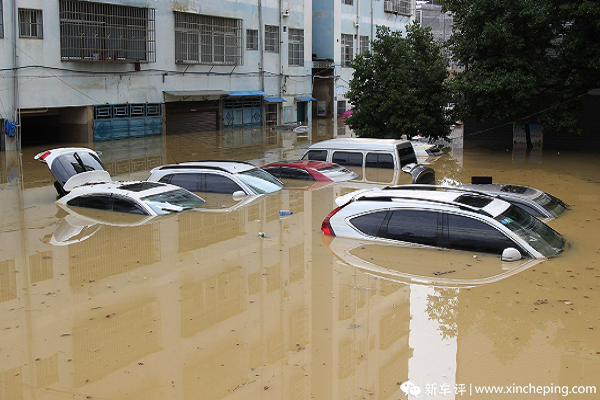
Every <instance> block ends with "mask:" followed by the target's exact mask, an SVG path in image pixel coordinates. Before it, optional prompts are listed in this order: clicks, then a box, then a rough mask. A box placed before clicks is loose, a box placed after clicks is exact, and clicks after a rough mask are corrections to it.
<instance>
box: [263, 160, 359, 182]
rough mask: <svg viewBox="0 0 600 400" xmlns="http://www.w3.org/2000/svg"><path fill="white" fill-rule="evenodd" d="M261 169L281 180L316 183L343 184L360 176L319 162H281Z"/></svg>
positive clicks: (337, 165)
mask: <svg viewBox="0 0 600 400" xmlns="http://www.w3.org/2000/svg"><path fill="white" fill-rule="evenodd" d="M261 168H262V169H264V170H265V171H267V172H268V173H270V174H271V175H273V176H274V177H276V178H279V179H295V180H303V181H314V182H342V181H349V180H351V179H356V178H358V176H359V175H358V174H357V173H356V172H354V171H350V170H349V169H347V168H345V167H343V166H341V165H339V164H335V163H331V162H327V161H318V160H298V161H281V162H275V163H271V164H267V165H264V166H262V167H261Z"/></svg>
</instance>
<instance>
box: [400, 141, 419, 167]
mask: <svg viewBox="0 0 600 400" xmlns="http://www.w3.org/2000/svg"><path fill="white" fill-rule="evenodd" d="M398 158H399V159H400V167H404V166H405V165H406V164H411V163H415V164H416V163H417V156H416V155H415V150H414V149H413V147H412V146H409V147H400V148H398Z"/></svg>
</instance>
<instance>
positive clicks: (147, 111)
mask: <svg viewBox="0 0 600 400" xmlns="http://www.w3.org/2000/svg"><path fill="white" fill-rule="evenodd" d="M160 113H161V104H159V103H148V104H146V103H141V104H105V105H101V106H94V119H95V120H98V119H111V118H130V117H157V116H160Z"/></svg>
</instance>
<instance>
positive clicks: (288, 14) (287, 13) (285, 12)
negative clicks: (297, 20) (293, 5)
mask: <svg viewBox="0 0 600 400" xmlns="http://www.w3.org/2000/svg"><path fill="white" fill-rule="evenodd" d="M281 16H282V17H289V16H290V10H285V11H283V12H282V13H281Z"/></svg>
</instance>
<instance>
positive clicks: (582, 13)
mask: <svg viewBox="0 0 600 400" xmlns="http://www.w3.org/2000/svg"><path fill="white" fill-rule="evenodd" d="M441 2H442V4H443V6H444V8H445V10H447V11H450V12H451V13H452V15H453V19H454V22H453V28H454V32H453V35H452V37H451V39H450V40H449V49H450V51H451V52H452V54H453V56H454V58H455V59H456V60H457V61H458V62H459V63H461V64H463V65H464V66H465V67H466V68H465V70H464V72H459V73H458V74H457V75H456V78H455V79H452V80H451V81H450V85H449V86H450V88H451V90H452V91H453V93H455V95H456V96H457V97H458V98H460V99H461V101H460V102H459V104H458V106H457V107H456V112H457V117H458V118H461V119H468V118H474V119H477V120H480V121H500V120H513V121H516V122H533V121H536V122H539V123H541V124H543V125H546V126H549V127H552V128H554V129H556V130H565V131H571V132H573V131H576V130H577V128H576V122H577V110H578V107H579V105H580V101H581V99H582V98H583V97H584V96H585V94H586V93H587V92H589V91H590V90H591V89H594V88H597V87H598V86H599V85H600V2H599V1H597V0H578V1H576V2H573V1H571V0H535V1H534V0H442V1H441Z"/></svg>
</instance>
